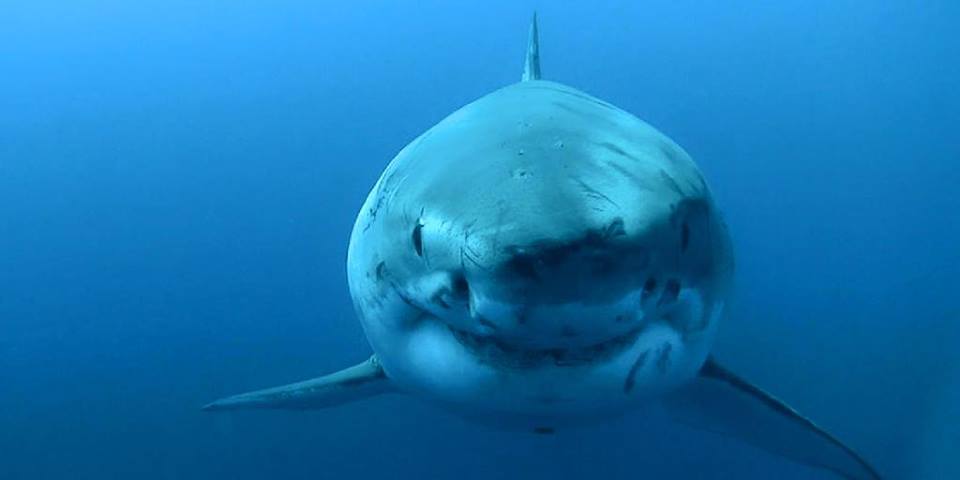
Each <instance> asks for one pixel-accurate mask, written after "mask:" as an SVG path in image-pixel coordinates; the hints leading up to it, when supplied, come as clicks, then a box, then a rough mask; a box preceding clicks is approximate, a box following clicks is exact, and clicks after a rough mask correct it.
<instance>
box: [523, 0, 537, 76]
mask: <svg viewBox="0 0 960 480" xmlns="http://www.w3.org/2000/svg"><path fill="white" fill-rule="evenodd" d="M539 37H540V35H539V33H538V32H537V12H533V21H531V22H530V43H528V44H527V60H526V62H524V64H523V76H522V77H520V81H523V82H526V81H527V80H540V38H539Z"/></svg>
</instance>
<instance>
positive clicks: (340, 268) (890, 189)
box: [0, 0, 960, 480]
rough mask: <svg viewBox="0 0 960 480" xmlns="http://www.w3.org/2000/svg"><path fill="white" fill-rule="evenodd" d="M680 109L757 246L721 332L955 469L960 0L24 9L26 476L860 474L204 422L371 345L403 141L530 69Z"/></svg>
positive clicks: (742, 229) (743, 360) (694, 143)
mask: <svg viewBox="0 0 960 480" xmlns="http://www.w3.org/2000/svg"><path fill="white" fill-rule="evenodd" d="M535 9H536V10H537V11H538V12H539V15H540V30H541V48H542V51H541V57H542V62H543V71H544V76H545V78H548V79H552V80H556V81H560V82H563V83H566V84H568V85H571V86H573V87H576V88H579V89H582V90H584V91H586V92H589V93H591V94H593V95H596V96H598V97H600V98H603V99H605V100H607V101H610V102H611V103H613V104H615V105H618V106H620V107H621V108H624V109H626V110H628V111H630V112H632V113H634V114H636V115H638V116H639V117H641V118H643V119H644V120H646V121H648V122H650V123H652V124H653V125H655V126H656V127H658V128H659V129H661V130H662V131H664V132H665V133H666V134H668V135H669V136H671V137H672V138H673V139H674V140H676V141H677V142H678V143H679V144H681V145H682V146H684V148H685V149H687V151H688V152H690V154H691V155H692V156H693V157H694V159H696V160H697V161H698V163H699V165H700V166H701V168H702V169H703V170H704V172H705V174H706V176H707V178H708V180H709V182H710V184H711V188H712V189H713V192H714V194H715V196H716V198H717V201H718V203H719V205H720V206H721V207H722V209H723V211H724V213H725V216H726V219H727V221H728V223H729V225H730V228H731V232H732V235H733V238H734V241H735V244H736V249H737V269H738V270H737V284H738V292H737V298H736V303H735V304H734V305H733V307H732V309H731V311H730V315H729V318H727V319H726V320H725V324H724V325H723V327H722V331H721V334H720V339H719V341H718V344H717V347H716V353H717V356H718V357H719V358H721V359H723V360H724V361H725V362H726V363H727V364H729V365H730V366H731V367H733V368H735V369H736V370H737V371H739V372H741V373H743V374H744V375H747V376H749V377H750V378H751V379H753V380H755V381H756V382H757V383H759V384H761V385H763V386H764V387H766V388H767V389H769V390H771V391H773V392H775V393H776V394H777V395H778V396H780V397H782V398H784V399H787V400H789V401H790V402H791V403H792V404H793V405H795V406H796V407H797V408H798V409H800V410H801V411H803V412H805V413H807V414H808V415H810V416H811V417H814V418H816V419H817V420H818V421H819V422H820V423H821V424H823V425H824V426H826V427H828V428H829V429H831V430H832V431H833V432H835V433H836V434H838V435H839V436H841V437H842V438H844V439H846V440H847V441H848V442H849V443H850V444H852V445H853V446H855V447H856V448H858V449H859V450H860V451H861V452H862V453H863V454H864V455H865V456H867V457H868V458H870V459H872V460H873V461H874V462H875V463H876V464H877V465H878V467H879V468H880V469H881V470H882V471H883V472H884V473H885V474H887V475H888V476H889V478H897V479H899V478H904V479H906V478H910V479H912V478H930V479H948V478H960V461H958V460H957V459H956V455H957V445H960V426H958V425H960V411H958V408H957V404H958V401H960V400H958V399H960V353H958V352H960V350H958V349H957V348H956V344H957V342H958V341H960V303H958V301H957V300H956V291H957V287H958V286H960V285H958V283H960V282H958V280H957V278H958V275H960V267H958V265H960V262H958V261H960V252H958V249H957V245H958V244H960V221H958V216H957V212H958V211H960V196H958V195H957V194H956V186H957V185H958V184H960V144H958V142H957V137H956V132H955V129H956V125H958V124H960V94H958V93H957V89H956V86H957V85H958V84H960V67H958V62H957V59H958V58H960V34H958V33H957V30H956V28H955V26H956V24H957V22H958V21H960V4H958V3H956V2H950V1H928V2H922V4H913V3H912V2H888V1H878V2H856V1H820V0H817V1H812V2H799V1H792V0H791V1H781V2H767V3H764V4H760V2H746V1H731V2H694V1H679V2H676V1H673V2H667V1H659V0H658V1H644V2H627V1H622V2H621V1H616V2H614V1H610V2H604V1H597V2H576V3H575V2H526V1H518V2H443V1H438V0H426V1H419V2H385V1H372V2H356V3H353V2H336V3H335V2H308V1H286V0H284V1H278V2H270V3H267V2H213V1H189V2H188V1H180V0H174V1H167V2H155V1H143V2H121V1H104V0H100V1H84V0H80V1H76V2H55V1H35V2H26V1H21V2H17V1H9V2H5V3H4V4H3V5H0V72H2V75H0V478H3V479H65V478H75V479H87V478H90V479H94V478H96V479H110V478H144V479H154V478H156V479H181V478H230V479H252V478H282V479H301V478H302V479H306V478H352V479H361V480H362V479H367V478H457V479H460V480H467V479H475V478H476V479H480V478H524V479H539V478H549V479H557V478H588V477H589V478H606V479H617V478H623V479H628V478H629V479H637V478H738V479H745V478H757V479H766V478H774V477H776V478H781V479H786V478H790V479H805V478H832V477H830V476H829V475H827V474H823V473H820V472H815V471H812V470H809V469H806V468H803V467H799V466H795V465H792V464H790V463H787V462H784V461H782V460H779V459H777V458H774V457H771V456H768V455H766V454H764V453H761V452H759V451H757V450H754V449H752V448H750V447H746V446H742V445H740V444H738V443H735V442H733V441H730V440H729V439H725V438H721V437H716V436H711V435H709V434H705V433H701V432H697V431H695V430H692V429H689V428H686V427H682V426H676V425H672V424H669V423H667V422H664V421H658V420H651V419H649V418H647V417H646V416H644V415H642V412H638V413H637V414H636V415H632V416H629V417H627V418H624V419H622V420H619V421H616V422H613V423H608V424H602V425H598V426H595V427H590V428H584V429H577V430H575V431H574V432H569V433H566V432H560V433H558V434H557V435H554V436H547V437H544V436H533V435H528V434H520V433H508V432H500V431H496V430H490V429H486V428H483V427H479V426H476V425H473V424H469V423H465V422H464V421H462V420H460V419H459V418H457V417H454V416H451V415H449V414H447V413H444V412H441V411H438V410H436V409H435V408H433V407H431V406H429V405H425V404H423V403H421V402H419V401H417V400H414V399H410V398H405V397H383V398H377V399H373V400H368V401H364V402H361V403H356V404H352V405H348V406H344V407H341V408H337V409H332V410H322V411H314V412H250V413H246V412H244V413H238V414H228V415H210V414H205V413H202V412H200V411H199V407H200V406H201V405H203V404H204V403H206V402H208V401H210V400H212V399H215V398H217V397H221V396H223V395H226V394H231V393H237V392H240V391H244V390H249V389H252V388H258V387H263V386H267V385H273V384H278V383H285V382H290V381H295V380H300V379H303V378H308V377H312V376H315V375H318V374H320V373H325V372H328V371H332V370H336V369H338V368H341V367H343V366H345V365H348V364H352V363H355V362H357V361H360V360H362V359H364V358H366V356H367V355H369V352H370V350H369V347H368V346H367V344H366V340H365V338H364V336H363V333H362V331H361V329H360V326H359V324H358V322H357V321H356V319H355V317H354V313H353V308H352V305H351V301H350V298H349V294H348V291H347V286H346V275H345V255H346V245H347V241H348V238H349V234H350V229H351V227H352V224H353V221H354V218H355V215H356V213H357V211H358V209H359V208H360V205H361V203H362V201H363V199H364V198H365V196H366V194H367V192H368V191H369V189H370V187H371V186H372V185H373V183H374V182H375V181H376V179H377V177H378V176H379V174H380V172H381V171H382V169H383V167H384V166H385V165H386V163H387V162H388V161H389V160H390V159H391V158H392V157H393V155H394V154H395V153H396V152H397V151H398V150H399V149H400V148H401V147H402V146H404V145H405V144H406V143H407V142H409V141H410V140H411V139H413V138H414V137H415V136H416V135H418V134H419V133H421V132H422V131H423V130H425V129H426V128H428V127H430V126H431V125H433V124H434V123H436V122H437V121H439V120H440V119H441V118H443V117H444V116H445V115H446V114H448V113H450V112H451V111H453V110H454V109H456V108H458V107H460V106H462V105H464V104H465V103H467V102H469V101H471V100H473V99H475V98H477V97H479V96H482V95H484V94H485V93H488V92H489V91H492V90H493V89H496V88H499V87H501V86H504V85H507V84H509V83H511V82H514V81H516V80H518V78H519V75H520V72H521V69H522V59H523V53H524V51H525V48H526V45H525V43H526V35H527V23H528V21H529V18H530V14H531V12H532V11H533V10H535Z"/></svg>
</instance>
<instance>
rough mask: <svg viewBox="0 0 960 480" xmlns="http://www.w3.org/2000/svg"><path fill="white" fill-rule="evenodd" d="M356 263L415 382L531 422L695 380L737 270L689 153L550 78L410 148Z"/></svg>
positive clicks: (375, 315)
mask: <svg viewBox="0 0 960 480" xmlns="http://www.w3.org/2000/svg"><path fill="white" fill-rule="evenodd" d="M349 257H350V258H349V261H348V265H349V275H350V285H351V291H352V293H353V296H354V301H355V305H356V307H357V310H358V313H359V316H360V318H361V319H362V322H363V324H364V327H365V329H366V332H367V335H368V337H369V338H370V340H371V344H372V345H373V347H374V350H375V351H376V353H377V355H378V357H379V358H380V360H381V362H382V363H383V366H384V369H385V370H386V372H387V373H388V374H389V375H390V377H391V378H392V379H393V380H395V381H396V383H397V384H398V385H401V386H408V387H409V388H412V389H415V390H418V391H420V392H421V393H424V394H426V395H427V396H433V397H435V398H438V399H440V400H443V401H446V402H447V403H452V404H458V403H463V404H469V405H470V406H471V407H477V406H479V407H481V409H483V408H484V407H485V408H487V409H490V410H494V411H498V412H502V411H516V412H517V413H524V412H526V413H531V414H534V413H535V414H543V413H544V412H548V413H556V414H568V413H581V412H582V413H589V412H590V411H591V410H592V409H603V410H604V411H611V410H616V409H611V407H613V406H618V405H624V406H625V405H627V404H629V403H631V402H633V401H635V400H637V399H641V398H644V397H646V396H648V395H650V394H656V393H660V392H662V391H663V390H665V389H669V388H671V387H672V386H674V385H676V384H678V383H680V382H682V381H684V380H687V379H689V378H690V377H692V376H693V375H694V374H695V373H696V371H697V369H698V368H699V367H700V365H701V364H702V362H703V361H704V359H705V358H706V355H707V352H708V350H709V346H710V344H711V342H712V338H713V333H714V331H715V327H716V324H717V322H716V320H717V319H718V318H719V316H720V314H721V312H722V309H723V305H724V304H725V302H726V297H727V294H728V291H729V286H730V277H731V274H732V254H731V249H730V240H729V237H728V235H727V232H726V228H725V226H724V224H723V222H722V221H721V219H720V217H719V215H718V214H717V210H716V208H715V206H714V203H713V199H712V197H711V195H710V191H709V189H708V187H707V185H706V182H705V181H704V179H703V177H702V175H701V173H700V171H699V170H698V169H697V167H696V165H695V164H694V163H693V161H692V160H691V159H690V157H689V156H688V155H687V154H686V153H685V152H684V151H683V150H682V149H681V148H680V147H679V146H677V145H676V144H675V143H674V142H672V141H671V140H670V139H668V138H667V137H666V136H664V135H663V134H661V133H660V132H658V131H656V130H655V129H653V128H652V127H650V126H649V125H647V124H646V123H644V122H642V121H640V120H639V119H637V118H636V117H634V116H632V115H630V114H628V113H626V112H624V111H623V110H620V109H618V108H616V107H614V106H612V105H610V104H608V103H606V102H603V101H601V100H598V99H596V98H594V97H592V96H590V95H587V94H585V93H583V92H580V91H578V90H575V89H572V88H570V87H566V86H563V85H560V84H557V83H554V82H547V81H543V80H537V79H529V80H527V81H524V82H520V83H517V84H515V85H511V86H509V87H506V88H503V89H501V90H498V91H496V92H493V93H491V94H490V95H487V96H485V97H483V98H481V99H479V100H477V101H475V102H473V103H471V104H469V105H467V106H465V107H463V108H462V109H460V110H458V111H457V112H455V113H453V114H452V115H450V116H449V117H448V118H446V119H445V120H443V121H441V122H440V123H439V124H437V125H436V126H435V127H433V128H432V129H430V130H429V131H427V132H426V133H424V134H423V135H421V136H420V137H419V138H418V139H416V140H414V141H413V142H412V143H411V144H410V145H408V146H407V147H406V148H405V149H403V150H402V151H401V152H400V153H399V154H398V155H397V157H396V158H395V159H394V160H393V161H392V162H391V163H390V165H389V166H388V167H387V169H386V171H385V172H384V174H383V176H382V177H381V179H380V181H379V182H378V183H377V184H376V185H375V186H374V189H373V191H372V192H371V194H370V196H369V197H368V199H367V202H366V203H365V205H364V207H363V209H362V211H361V213H360V215H359V217H358V219H357V223H356V226H355V229H354V233H353V236H352V239H351V246H350V255H349ZM478 402H479V403H480V404H481V405H477V404H478Z"/></svg>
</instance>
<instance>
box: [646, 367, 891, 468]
mask: <svg viewBox="0 0 960 480" xmlns="http://www.w3.org/2000/svg"><path fill="white" fill-rule="evenodd" d="M664 403H665V405H666V406H667V409H668V411H669V412H670V413H671V414H672V415H673V416H674V417H675V418H676V419H677V420H678V421H680V422H681V423H684V424H688V425H692V426H694V427H697V428H701V429H704V430H708V431H712V432H714V433H718V434H721V435H727V436H731V437H734V438H737V439H739V440H741V441H743V442H746V443H749V444H751V445H753V446H755V447H758V448H761V449H763V450H766V451H769V452H771V453H774V454H777V455H780V456H782V457H785V458H788V459H790V460H793V461H795V462H799V463H802V464H805V465H810V466H814V467H818V468H823V469H827V470H831V471H833V472H834V473H837V474H839V475H840V476H842V477H844V478H848V479H854V480H879V479H880V474H879V473H877V470H876V469H874V468H873V467H872V466H870V464H868V463H867V462H866V460H864V459H863V457H861V456H860V455H858V454H857V453H856V452H854V451H853V449H851V448H850V447H848V446H846V445H844V444H843V443H841V442H840V440H838V439H837V438H836V437H834V436H833V435H831V434H830V433H828V432H827V431H825V430H824V429H822V428H820V427H819V426H817V425H816V424H815V423H813V422H812V421H811V420H809V419H807V418H806V417H804V416H802V415H800V414H799V413H797V411H796V410H794V409H792V408H790V407H789V406H788V405H787V404H785V403H783V402H782V401H780V400H778V399H777V398H775V397H774V396H772V395H770V394H769V393H767V392H765V391H763V390H761V389H760V388H758V387H756V386H755V385H753V384H751V383H750V382H748V381H746V380H744V379H742V378H740V377H738V376H737V375H735V374H733V373H732V372H730V371H729V370H727V369H726V368H724V367H722V366H720V365H719V364H717V363H716V362H715V361H714V360H712V359H708V360H707V362H706V363H705V364H704V366H703V368H702V369H701V370H700V375H699V377H698V378H697V379H696V380H694V381H693V382H692V383H691V384H690V385H687V386H685V387H683V388H682V389H680V390H679V391H678V392H676V394H674V395H671V396H669V397H667V399H666V401H665V402H664Z"/></svg>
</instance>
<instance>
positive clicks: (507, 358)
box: [447, 325, 642, 369]
mask: <svg viewBox="0 0 960 480" xmlns="http://www.w3.org/2000/svg"><path fill="white" fill-rule="evenodd" d="M447 328H448V329H449V330H450V332H451V333H452V334H453V337H454V338H456V339H457V341H458V342H460V344H461V345H463V346H464V347H465V348H466V349H467V350H469V351H470V353H472V354H473V355H474V356H476V357H477V358H478V359H480V361H482V362H483V363H486V364H488V365H493V366H497V367H507V368H517V369H523V368H537V367H545V366H556V367H577V366H582V365H588V364H591V363H594V362H597V361H601V360H605V359H608V358H610V357H612V356H614V355H615V354H617V353H619V352H621V351H623V350H625V349H626V348H627V347H629V346H630V345H632V344H633V343H634V342H635V341H636V339H637V336H638V335H639V334H640V331H641V330H642V328H636V329H634V330H631V331H629V332H627V333H626V334H623V335H620V336H617V337H614V338H612V339H610V340H606V341H603V342H600V343H596V344H593V345H589V346H586V347H576V348H543V349H531V348H523V347H518V346H515V345H510V344H508V343H505V342H503V341H501V340H499V339H497V338H495V337H492V336H480V335H475V334H472V333H469V332H466V331H463V330H460V329H457V328H453V327H451V326H449V325H447Z"/></svg>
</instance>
